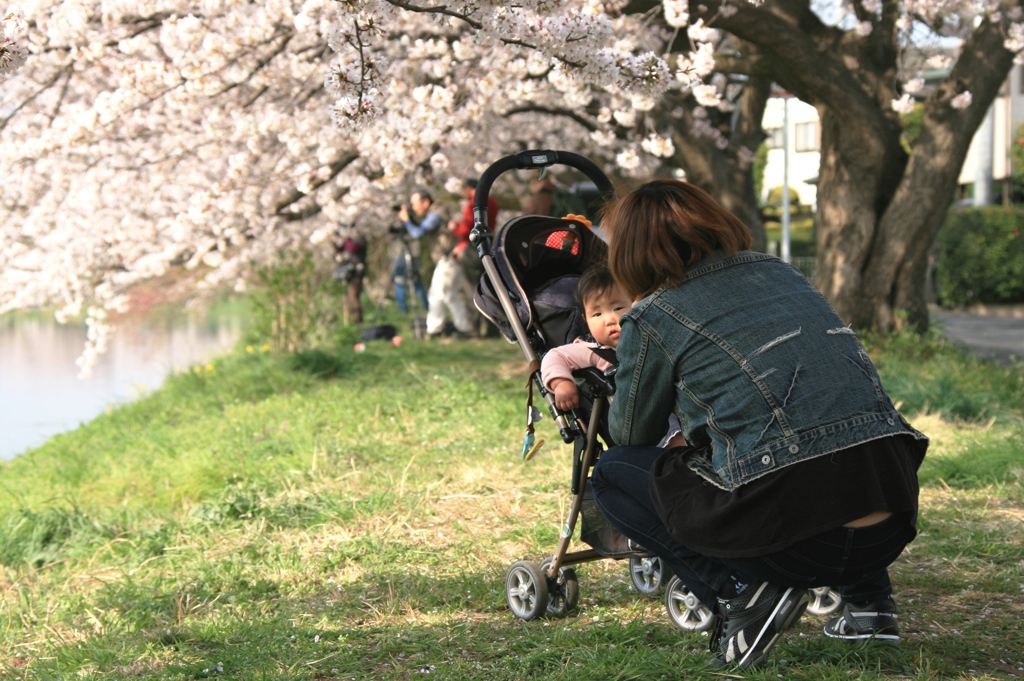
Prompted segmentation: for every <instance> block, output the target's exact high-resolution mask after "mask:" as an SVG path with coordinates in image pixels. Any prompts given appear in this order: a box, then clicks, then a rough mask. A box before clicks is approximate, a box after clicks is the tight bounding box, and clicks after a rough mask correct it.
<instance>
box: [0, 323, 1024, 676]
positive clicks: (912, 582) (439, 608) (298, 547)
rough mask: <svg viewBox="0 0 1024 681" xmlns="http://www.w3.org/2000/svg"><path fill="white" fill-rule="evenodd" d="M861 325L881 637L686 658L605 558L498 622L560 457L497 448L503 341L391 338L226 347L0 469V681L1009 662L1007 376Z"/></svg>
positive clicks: (1022, 514)
mask: <svg viewBox="0 0 1024 681" xmlns="http://www.w3.org/2000/svg"><path fill="white" fill-rule="evenodd" d="M867 342H868V344H869V350H870V351H871V354H872V356H873V357H874V358H875V359H876V361H877V363H878V365H879V367H880V371H881V372H882V375H883V381H884V382H885V384H886V386H887V387H888V388H889V389H890V392H891V393H892V395H893V398H894V399H895V400H897V401H898V402H900V404H901V405H902V406H901V409H902V411H903V412H904V414H906V415H907V416H908V418H909V419H910V420H911V421H912V422H913V423H914V424H915V425H916V426H918V427H919V428H920V429H922V430H923V431H925V432H926V433H927V434H928V435H929V436H930V437H931V438H932V441H933V444H932V448H931V450H930V452H929V456H928V458H927V459H926V460H925V463H924V465H923V467H922V470H921V481H922V495H921V503H922V510H921V522H920V535H919V537H918V539H917V540H916V541H915V542H914V543H913V544H911V546H910V547H909V549H908V550H907V551H906V552H905V554H904V555H903V556H902V557H901V558H900V559H899V561H897V563H896V564H895V565H894V566H893V569H892V574H893V580H894V582H895V584H896V589H897V598H898V599H899V603H900V605H901V607H902V615H901V617H902V628H903V642H902V646H901V647H900V648H899V649H896V650H893V649H889V648H885V647H881V648H874V647H865V648H860V647H849V646H846V645H841V644H839V643H837V642H835V641H831V640H828V639H826V638H825V637H823V636H821V635H820V627H821V624H822V622H821V620H820V619H819V618H814V617H805V618H804V619H803V620H802V621H801V622H800V623H799V624H798V625H797V627H795V628H794V630H792V631H791V632H789V633H788V634H787V635H786V637H785V638H784V640H783V641H782V642H781V643H780V644H779V645H778V646H777V648H776V650H775V651H774V652H773V654H772V657H771V663H770V664H769V665H768V666H767V667H766V668H764V669H762V670H758V671H753V672H749V673H748V672H744V673H743V674H737V675H734V676H726V677H723V675H722V674H713V673H711V672H710V671H709V670H707V669H706V667H705V663H706V661H707V659H708V654H707V653H706V650H705V649H706V645H707V638H706V636H704V635H701V634H694V633H688V632H683V631H680V630H678V629H676V628H675V627H673V626H672V624H671V623H670V621H669V620H668V618H667V616H666V615H665V611H664V605H663V604H662V602H661V601H660V599H648V598H645V597H642V596H640V595H638V594H637V593H635V592H634V591H633V590H632V587H631V585H630V581H629V578H628V574H627V571H626V565H625V564H624V563H620V562H614V561H608V560H606V561H599V562H596V563H589V564H585V565H582V566H579V567H578V573H579V579H580V589H581V607H580V608H579V610H578V611H577V612H576V613H574V614H572V615H571V616H569V617H567V618H564V619H543V620H539V621H533V622H523V621H520V620H518V619H516V618H515V617H514V616H513V615H512V614H511V612H510V611H509V610H508V607H507V606H506V604H505V596H504V576H505V572H506V570H507V569H508V567H509V566H510V565H511V564H512V563H513V562H515V561H517V560H522V559H530V560H537V561H539V560H541V559H543V558H544V557H546V556H548V555H550V554H551V553H552V552H553V550H554V547H555V543H556V541H557V537H558V528H559V526H560V524H561V522H562V519H563V518H564V515H565V513H566V511H567V504H568V501H569V494H568V482H569V462H570V459H571V451H570V450H569V448H568V447H566V446H565V445H562V444H561V442H560V440H559V438H558V435H557V432H556V431H555V429H554V427H553V425H552V424H551V423H550V420H548V419H545V420H543V421H541V423H540V424H538V435H539V436H540V437H543V438H544V439H546V440H547V442H548V444H547V445H545V447H544V448H543V449H542V451H541V453H540V454H538V456H537V457H536V458H535V459H533V460H531V461H529V462H524V461H522V459H521V458H520V448H521V443H522V436H523V431H524V426H525V423H524V417H525V397H526V390H525V382H526V370H525V363H524V361H523V358H522V355H521V353H520V352H519V350H518V348H516V347H515V346H512V345H509V344H507V343H505V342H504V341H497V340H496V341H488V340H477V341H468V342H459V343H437V342H430V343H428V342H418V341H411V340H406V341H405V342H404V343H402V344H401V345H400V346H399V347H393V346H391V345H390V344H386V343H384V342H375V343H370V344H368V346H369V347H368V349H367V350H366V352H364V353H356V352H354V351H353V350H351V349H349V348H345V349H340V350H336V351H313V352H310V353H305V354H302V355H297V356H275V355H272V354H270V353H266V352H261V351H260V350H259V348H258V347H254V348H253V351H252V352H247V351H246V349H245V348H244V347H243V348H240V349H239V350H238V351H237V352H235V353H232V354H230V355H228V356H225V357H222V358H220V359H218V360H217V361H215V362H214V363H213V364H212V366H211V367H209V370H208V369H207V367H205V366H204V367H193V368H190V369H189V370H188V371H185V372H182V373H181V374H179V375H176V376H174V377H172V378H171V379H170V380H169V381H168V382H167V384H166V385H165V386H164V387H163V388H161V389H160V390H157V391H155V392H154V393H152V394H150V395H148V396H147V397H145V398H142V399H140V400H139V401H137V402H135V403H132V404H130V405H126V406H124V407H121V408H118V409H115V410H112V411H110V412H109V413H107V414H104V415H102V416H100V417H99V418H97V419H95V420H93V421H92V422H90V423H88V424H85V425H83V426H81V427H80V428H78V429H77V430H75V431H72V432H69V433H65V434H63V435H59V436H56V437H54V438H52V439H51V440H50V441H48V442H47V443H46V444H45V445H44V446H42V447H40V448H38V449H36V450H33V451H30V452H28V453H26V454H24V455H22V456H20V457H18V458H16V459H15V460H13V461H11V462H7V463H4V464H2V465H0V603H2V609H0V678H3V679H12V680H13V679H70V678H75V679H80V678H88V679H153V680H154V681H155V680H158V679H159V680H163V679H169V680H175V681H177V680H184V679H204V678H219V677H223V678H237V679H405V678H418V677H419V676H420V675H429V676H431V677H434V678H443V679H474V680H476V679H487V680H488V681H492V680H497V679H502V680H504V679H508V680H512V679H555V678H557V679H581V680H582V679H588V680H589V679H679V678H706V679H721V678H750V679H777V678H783V679H834V680H837V681H838V680H839V679H843V680H844V681H845V680H848V679H891V680H895V679H914V680H921V681H924V680H925V679H935V678H957V679H966V678H974V679H1003V678H1007V677H1009V676H1013V675H1017V676H1022V675H1024V669H1022V668H1024V653H1021V651H1020V645H1019V643H1020V634H1019V621H1020V618H1021V616H1022V614H1024V605H1022V602H1024V549H1022V547H1024V529H1022V526H1024V523H1022V520H1024V493H1022V490H1021V481H1022V477H1024V470H1022V469H1024V456H1022V453H1024V452H1022V450H1024V426H1022V423H1024V418H1022V416H1024V378H1022V371H1021V369H1020V367H1015V368H1005V367H1000V366H998V365H995V364H990V363H984V362H977V361H974V360H969V359H966V358H964V357H963V356H962V355H961V354H960V353H959V352H958V351H957V350H955V349H954V348H952V347H950V346H948V345H946V344H944V343H942V342H941V341H940V340H939V339H937V338H930V339H927V340H926V341H924V342H921V341H919V340H917V339H914V338H912V337H896V338H891V339H873V338H872V339H867ZM556 443H557V444H556Z"/></svg>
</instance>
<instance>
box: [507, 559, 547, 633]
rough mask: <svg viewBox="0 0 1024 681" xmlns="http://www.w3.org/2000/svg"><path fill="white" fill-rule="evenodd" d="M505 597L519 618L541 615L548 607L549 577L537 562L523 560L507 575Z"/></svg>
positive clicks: (531, 617) (534, 617) (528, 618)
mask: <svg viewBox="0 0 1024 681" xmlns="http://www.w3.org/2000/svg"><path fill="white" fill-rule="evenodd" d="M505 598H506V599H507V600H508V607H510V608H512V612H513V613H514V614H515V616H516V617H518V618H519V619H524V620H533V619H537V618H538V617H541V616H542V615H543V614H544V611H545V610H547V607H548V579H547V575H546V574H545V573H544V571H543V570H541V569H540V566H538V565H537V564H536V563H533V562H531V561H528V560H521V561H519V562H518V563H516V564H514V565H513V566H512V567H510V568H509V569H508V574H507V575H506V576H505Z"/></svg>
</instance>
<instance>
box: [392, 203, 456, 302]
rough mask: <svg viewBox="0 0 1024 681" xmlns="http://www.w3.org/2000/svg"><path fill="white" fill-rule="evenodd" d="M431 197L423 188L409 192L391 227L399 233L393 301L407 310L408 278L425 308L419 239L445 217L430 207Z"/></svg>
mask: <svg viewBox="0 0 1024 681" xmlns="http://www.w3.org/2000/svg"><path fill="white" fill-rule="evenodd" d="M433 204H434V199H433V197H432V196H431V195H430V193H429V192H427V191H426V190H424V189H417V190H416V191H414V192H413V193H412V195H411V196H409V204H408V205H406V204H402V205H400V206H396V207H395V208H396V212H397V213H398V215H397V217H398V223H397V224H395V225H393V226H392V227H391V232H392V233H393V234H398V235H401V239H400V240H399V242H398V243H399V248H398V252H397V253H394V254H393V260H392V265H391V271H392V272H393V276H394V280H393V283H394V285H395V302H396V303H397V304H398V309H400V310H401V311H402V312H408V311H409V302H408V298H407V293H406V285H407V282H411V283H412V286H413V288H414V290H415V292H416V297H417V298H419V301H420V303H422V305H423V309H424V310H427V309H428V305H427V291H426V288H424V286H423V281H422V279H421V278H420V271H419V259H420V253H421V251H422V247H421V245H420V242H421V240H422V239H423V237H424V236H426V235H427V234H430V233H431V232H435V231H437V230H438V229H439V228H440V227H441V225H443V224H444V223H445V220H444V217H443V216H442V215H441V214H440V213H437V212H435V211H433V210H431V207H432V206H433Z"/></svg>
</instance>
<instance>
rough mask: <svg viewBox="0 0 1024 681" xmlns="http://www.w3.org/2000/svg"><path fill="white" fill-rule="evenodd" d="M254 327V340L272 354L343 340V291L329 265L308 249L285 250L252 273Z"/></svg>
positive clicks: (297, 350) (252, 333)
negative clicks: (276, 260) (254, 282)
mask: <svg viewBox="0 0 1024 681" xmlns="http://www.w3.org/2000/svg"><path fill="white" fill-rule="evenodd" d="M256 279H257V282H258V284H257V286H256V287H255V290H254V291H253V293H252V330H251V335H252V336H253V339H254V341H255V342H256V343H262V342H264V341H267V342H269V343H270V346H271V348H272V349H273V350H274V351H275V352H299V351H302V350H308V349H311V348H315V347H319V346H321V345H329V344H333V343H336V342H338V341H339V340H341V336H342V335H344V333H343V331H342V328H341V311H342V309H343V305H344V303H343V296H344V292H343V290H342V287H341V285H340V284H339V283H338V282H337V281H335V280H334V279H333V278H332V276H331V268H330V267H329V266H328V265H326V264H324V263H317V262H316V261H315V260H314V258H313V255H312V254H311V253H309V252H291V253H287V254H285V255H284V256H283V257H282V258H281V261H280V262H279V263H277V264H276V265H274V266H271V267H264V268H262V269H260V270H257V272H256Z"/></svg>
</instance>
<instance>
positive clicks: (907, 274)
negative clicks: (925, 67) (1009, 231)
mask: <svg viewBox="0 0 1024 681" xmlns="http://www.w3.org/2000/svg"><path fill="white" fill-rule="evenodd" d="M1012 66H1013V55H1012V54H1011V53H1010V52H1008V51H1007V50H1006V49H1005V48H1004V47H1003V36H1002V33H1001V32H1000V30H999V27H998V26H994V25H992V24H990V23H988V22H983V23H982V25H981V26H979V28H978V29H977V30H976V31H975V34H974V36H973V38H972V39H971V40H970V41H968V42H967V43H966V44H965V45H964V48H963V52H962V54H961V57H960V59H959V60H958V62H957V65H956V68H955V69H954V71H953V73H952V74H951V75H950V76H949V78H948V79H947V80H946V81H945V82H944V83H943V84H942V85H941V86H940V87H939V88H938V89H936V91H935V92H933V93H932V95H931V96H930V97H929V98H928V101H927V103H926V110H927V113H926V115H925V120H924V123H923V125H922V128H921V134H920V136H919V137H918V139H917V140H916V142H915V144H914V148H913V150H912V152H911V156H910V158H909V160H908V161H907V162H906V165H905V167H903V164H899V166H897V164H896V163H895V161H894V160H893V157H895V156H897V148H898V145H899V140H898V139H896V140H892V139H890V140H889V141H888V142H887V146H888V147H889V148H890V152H889V161H887V162H885V164H884V165H879V166H878V167H877V168H878V171H876V172H875V173H874V174H875V176H876V177H877V176H881V177H883V178H884V179H883V181H882V182H881V183H876V182H874V181H872V180H873V179H874V178H872V177H871V172H870V171H869V170H868V169H866V168H864V166H863V165H861V166H859V169H858V171H857V172H856V173H850V174H849V176H848V177H847V178H846V180H845V181H850V182H857V181H860V182H864V183H865V186H872V187H874V195H873V196H872V195H871V193H870V192H869V193H861V195H860V196H859V197H858V198H857V200H858V201H862V202H863V203H862V204H860V205H861V206H863V207H865V208H870V207H872V206H874V211H873V212H874V213H875V215H877V219H876V220H874V224H872V220H871V218H870V215H868V214H867V213H868V210H864V209H862V208H860V207H859V206H857V205H856V204H852V203H849V202H848V201H847V200H845V199H840V200H838V201H837V200H836V197H842V196H843V194H844V191H843V188H842V187H838V186H835V185H834V184H833V182H835V181H836V180H837V179H838V178H837V177H836V176H835V175H832V176H830V177H829V178H828V183H829V184H828V186H822V185H819V192H824V193H825V194H826V196H827V197H828V200H827V201H826V202H825V204H824V205H825V206H826V210H828V207H831V208H836V207H837V206H836V205H835V204H837V203H839V204H843V205H844V206H845V210H846V212H847V213H851V214H857V215H858V217H859V219H860V223H859V224H862V225H863V226H864V235H865V236H869V237H870V238H863V239H857V238H853V239H850V240H848V241H847V240H845V239H844V238H842V237H843V236H846V232H848V231H851V230H844V229H843V223H842V221H838V222H837V221H836V218H837V215H836V214H835V213H832V214H829V215H827V216H823V215H821V209H822V205H823V204H822V203H821V202H820V200H819V220H820V223H819V224H821V225H826V226H828V227H827V229H828V228H831V230H830V231H831V232H832V236H833V238H832V239H831V240H830V241H828V242H819V253H818V277H817V279H816V282H817V284H818V286H819V287H820V288H821V290H822V292H823V293H825V295H826V297H828V298H829V300H831V302H832V304H833V305H834V306H835V307H836V310H837V311H838V312H839V314H840V315H841V316H842V317H843V319H845V320H846V321H847V322H848V323H850V324H852V325H854V326H855V327H858V328H861V327H871V328H878V329H892V328H898V327H899V326H901V325H902V324H903V323H904V320H905V321H906V323H909V324H910V325H911V326H912V327H913V328H915V329H917V330H919V331H923V330H925V329H927V327H928V321H929V320H928V307H927V302H926V282H925V279H926V275H927V271H928V254H929V251H930V250H931V247H932V244H933V243H934V242H935V238H936V236H937V235H938V232H939V229H940V228H941V227H942V224H943V222H944V221H945V218H946V214H947V213H948V211H949V208H950V205H951V204H952V200H953V197H954V195H955V190H956V185H957V180H958V177H959V174H960V169H961V167H962V166H963V163H964V160H965V158H966V157H967V151H968V149H969V147H970V143H971V139H972V138H973V136H974V132H975V131H976V130H977V129H978V126H979V125H980V124H981V121H982V119H983V118H984V117H985V114H986V113H987V111H988V109H989V107H990V106H991V104H992V102H993V101H994V99H995V97H996V94H997V93H998V91H999V88H1000V87H1001V86H1002V83H1003V82H1004V81H1005V80H1006V77H1007V75H1008V73H1009V71H1010V68H1011V67H1012ZM965 91H967V92H970V93H971V95H972V103H971V104H970V106H968V107H967V108H965V109H955V108H953V107H952V106H951V105H950V102H951V100H952V98H953V97H954V96H956V95H957V94H959V93H960V92H965ZM830 118H831V119H833V120H834V117H830ZM823 119H824V118H823ZM832 134H833V135H834V136H835V138H836V144H835V146H844V145H843V144H842V143H840V142H838V140H839V139H840V138H846V139H847V141H848V143H847V144H846V145H845V146H847V147H853V148H855V147H856V144H857V143H858V142H857V137H858V131H857V130H850V129H842V128H840V129H834V130H832ZM822 146H823V168H824V159H825V153H824V151H825V135H824V134H823V140H822ZM848 167H851V166H850V165H849V164H848ZM897 167H900V168H901V171H900V172H899V174H898V176H895V174H894V172H893V171H894V170H895V169H896V168H897ZM823 179H824V175H823ZM893 180H895V181H893ZM887 185H888V186H889V187H893V188H894V190H888V189H886V186H887ZM853 193H854V194H856V193H858V192H856V191H855V192H853ZM819 196H820V194H819ZM854 223H855V224H857V221H856V220H855V221H854ZM837 227H838V229H837ZM852 231H856V230H852ZM819 234H820V231H819Z"/></svg>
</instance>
